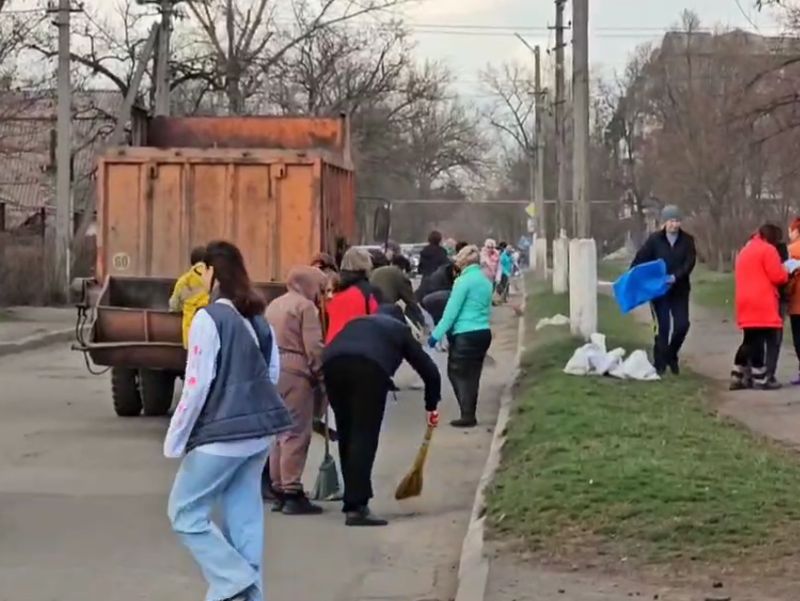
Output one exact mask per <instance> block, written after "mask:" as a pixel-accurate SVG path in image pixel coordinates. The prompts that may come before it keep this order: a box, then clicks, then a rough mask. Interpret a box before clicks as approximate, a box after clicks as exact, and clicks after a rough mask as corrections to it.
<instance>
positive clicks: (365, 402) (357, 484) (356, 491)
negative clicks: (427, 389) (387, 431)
mask: <svg viewBox="0 0 800 601" xmlns="http://www.w3.org/2000/svg"><path fill="white" fill-rule="evenodd" d="M323 372H324V375H325V387H326V388H327V391H328V401H329V402H330V404H331V409H333V414H334V415H335V416H336V428H337V432H338V435H339V441H338V442H339V460H340V461H341V464H342V477H343V479H344V507H343V511H356V510H358V509H360V508H362V507H366V506H367V504H368V503H369V500H370V499H371V498H372V466H373V465H374V463H375V454H376V453H377V451H378V437H379V436H380V432H381V422H383V413H384V411H385V409H386V395H387V394H388V393H389V376H387V375H386V372H385V371H383V369H381V367H380V366H379V365H378V364H377V363H375V362H374V361H372V360H371V359H366V358H364V357H355V356H353V357H337V358H335V359H331V360H330V361H328V362H327V363H325V365H324V367H323Z"/></svg>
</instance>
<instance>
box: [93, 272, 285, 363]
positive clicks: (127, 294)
mask: <svg viewBox="0 0 800 601" xmlns="http://www.w3.org/2000/svg"><path fill="white" fill-rule="evenodd" d="M174 285H175V280H174V279H171V278H154V277H149V278H148V277H120V276H109V277H107V278H106V281H105V283H104V284H103V287H102V289H101V290H100V292H99V299H98V302H97V305H96V309H95V315H94V321H93V323H92V325H91V329H90V334H89V338H88V340H84V341H79V346H78V348H79V349H80V350H85V351H86V352H88V354H89V356H90V357H91V359H92V361H93V362H94V363H95V364H96V365H104V366H114V367H129V368H142V369H145V368H146V369H161V370H171V371H177V372H181V371H183V368H184V366H185V364H186V351H185V350H184V348H183V343H182V332H181V320H182V316H181V314H180V313H173V312H170V311H169V297H170V294H171V293H172V289H173V287H174ZM256 288H258V290H259V291H260V292H261V293H262V294H263V295H264V298H265V300H266V301H267V302H270V301H271V300H273V299H274V298H277V297H278V296H280V295H281V294H283V293H284V292H285V290H286V288H285V286H284V285H283V284H274V283H269V284H256Z"/></svg>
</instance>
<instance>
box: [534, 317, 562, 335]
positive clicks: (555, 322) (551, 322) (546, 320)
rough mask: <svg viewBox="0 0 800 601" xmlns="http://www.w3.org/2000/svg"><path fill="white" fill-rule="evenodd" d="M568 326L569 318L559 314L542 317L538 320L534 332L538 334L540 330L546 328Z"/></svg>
mask: <svg viewBox="0 0 800 601" xmlns="http://www.w3.org/2000/svg"><path fill="white" fill-rule="evenodd" d="M566 325H569V317H567V316H566V315H562V314H561V313H557V314H556V315H553V316H552V317H543V318H542V319H540V320H539V321H538V322H537V324H536V331H537V332H538V331H539V330H541V329H542V328H546V327H547V326H566Z"/></svg>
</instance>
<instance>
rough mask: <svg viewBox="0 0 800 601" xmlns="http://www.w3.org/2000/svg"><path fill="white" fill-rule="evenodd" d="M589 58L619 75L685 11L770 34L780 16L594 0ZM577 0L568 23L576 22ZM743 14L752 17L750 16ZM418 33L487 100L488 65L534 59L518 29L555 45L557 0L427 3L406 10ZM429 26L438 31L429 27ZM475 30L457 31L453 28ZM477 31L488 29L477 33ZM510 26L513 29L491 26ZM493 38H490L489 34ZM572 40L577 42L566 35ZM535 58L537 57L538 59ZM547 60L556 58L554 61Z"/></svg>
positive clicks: (726, 4)
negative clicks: (483, 75) (481, 80)
mask: <svg viewBox="0 0 800 601" xmlns="http://www.w3.org/2000/svg"><path fill="white" fill-rule="evenodd" d="M589 4H590V22H589V35H590V40H589V44H590V61H591V64H592V67H593V68H594V72H595V73H594V74H600V73H604V74H608V75H610V74H612V73H613V71H614V69H617V70H621V68H622V67H624V65H625V62H626V58H627V56H628V54H629V53H630V52H631V51H632V50H633V49H634V48H635V47H636V46H637V45H638V44H640V43H643V42H646V41H648V40H652V41H658V40H659V39H660V38H661V36H663V34H664V31H665V30H667V29H669V28H670V26H672V25H674V24H676V23H677V22H678V21H679V17H680V13H681V12H682V10H683V9H684V8H688V9H691V10H693V11H695V12H696V13H697V14H698V15H699V16H700V20H701V24H702V26H703V27H709V28H712V27H739V28H742V29H750V30H754V29H755V28H754V27H753V25H752V24H751V23H750V22H748V17H749V18H750V20H752V21H753V23H754V24H755V25H756V26H757V27H758V30H759V31H760V32H761V33H764V34H777V33H778V27H777V24H776V15H775V14H774V13H767V14H760V13H759V12H758V11H756V10H755V9H754V8H753V5H754V1H753V0H739V4H740V5H741V7H742V10H740V8H739V6H738V5H737V2H736V0H683V2H680V1H678V2H671V1H669V0H589ZM571 10H572V9H571V2H568V3H567V7H566V11H565V21H567V22H569V21H570V20H571ZM743 11H744V13H747V16H745V14H743ZM406 14H407V15H408V20H409V21H410V22H411V23H412V26H413V29H414V30H415V34H414V35H415V38H416V39H417V42H418V52H419V55H420V57H429V58H432V59H437V60H442V61H445V62H447V63H448V64H450V65H451V67H452V69H453V71H454V72H455V74H456V79H457V80H458V88H459V91H461V92H462V93H465V94H467V95H469V96H471V97H473V98H476V99H480V98H481V97H482V94H485V92H484V91H482V90H481V87H480V85H479V84H478V81H477V80H478V71H479V70H480V69H482V68H483V67H484V66H485V65H486V64H487V63H488V62H494V63H499V62H502V61H507V60H528V59H530V58H531V55H530V52H529V51H528V50H527V49H526V48H525V47H524V46H523V44H522V43H521V42H520V41H519V40H517V39H516V38H514V37H513V32H514V28H518V29H519V32H520V33H521V34H523V35H524V37H525V38H526V39H527V40H528V41H529V42H530V43H531V45H535V44H540V45H541V46H542V48H543V50H544V48H549V47H552V46H553V44H554V39H553V32H552V31H548V30H547V27H548V26H550V25H552V24H553V23H554V20H555V5H554V2H553V0H421V1H420V3H419V4H418V5H416V6H414V7H413V8H407V9H406ZM426 25H433V26H435V27H433V28H432V27H428V28H425V26H426ZM458 25H464V26H468V27H467V28H463V29H455V28H453V29H450V30H449V31H454V32H458V33H451V34H448V33H445V32H444V31H443V29H444V28H445V27H446V26H458ZM475 26H477V27H479V28H483V29H480V30H478V29H472V28H474V27H475ZM487 26H488V27H490V28H494V27H497V28H506V29H486V27H487ZM525 28H528V29H525ZM487 34H490V35H487ZM565 37H566V39H567V41H569V40H570V39H571V34H570V32H569V31H567V32H566V34H565ZM531 60H532V59H531ZM546 60H550V57H547V58H546Z"/></svg>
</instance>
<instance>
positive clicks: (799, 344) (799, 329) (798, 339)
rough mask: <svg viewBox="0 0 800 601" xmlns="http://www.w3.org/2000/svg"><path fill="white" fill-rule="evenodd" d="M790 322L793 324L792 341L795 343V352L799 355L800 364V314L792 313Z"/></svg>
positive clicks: (799, 361)
mask: <svg viewBox="0 0 800 601" xmlns="http://www.w3.org/2000/svg"><path fill="white" fill-rule="evenodd" d="M789 323H790V324H791V326H792V342H793V343H794V354H795V355H797V362H798V364H800V315H790V316H789Z"/></svg>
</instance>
